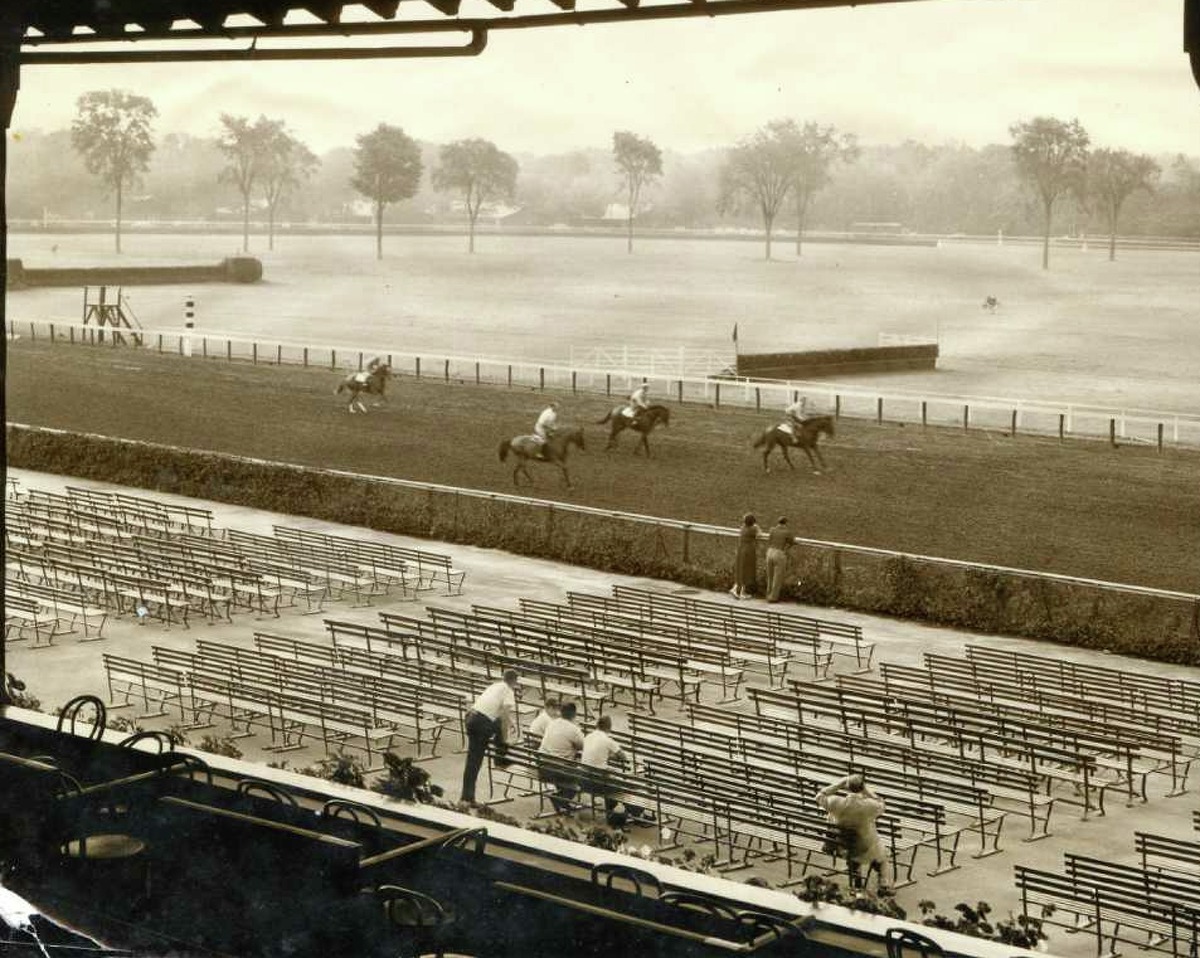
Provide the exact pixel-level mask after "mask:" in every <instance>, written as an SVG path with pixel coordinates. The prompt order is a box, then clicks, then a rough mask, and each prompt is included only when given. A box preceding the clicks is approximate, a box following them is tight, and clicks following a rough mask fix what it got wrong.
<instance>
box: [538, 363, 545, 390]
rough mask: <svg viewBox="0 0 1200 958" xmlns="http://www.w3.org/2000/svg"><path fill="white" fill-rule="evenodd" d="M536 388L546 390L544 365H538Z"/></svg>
mask: <svg viewBox="0 0 1200 958" xmlns="http://www.w3.org/2000/svg"><path fill="white" fill-rule="evenodd" d="M538 389H540V390H542V391H543V392H545V391H546V367H545V366H538Z"/></svg>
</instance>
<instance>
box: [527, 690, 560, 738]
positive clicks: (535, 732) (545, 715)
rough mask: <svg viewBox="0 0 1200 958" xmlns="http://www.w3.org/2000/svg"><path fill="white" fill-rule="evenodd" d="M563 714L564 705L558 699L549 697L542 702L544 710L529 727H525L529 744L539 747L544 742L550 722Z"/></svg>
mask: <svg viewBox="0 0 1200 958" xmlns="http://www.w3.org/2000/svg"><path fill="white" fill-rule="evenodd" d="M560 715H562V705H561V703H560V702H559V701H558V699H556V698H553V697H549V698H547V699H546V701H545V702H543V703H542V710H541V711H540V712H538V714H537V715H536V716H535V717H534V719H533V721H532V722H530V723H529V727H528V728H527V729H525V737H526V739H528V740H529V744H531V745H533V746H534V747H537V746H538V745H541V743H542V736H543V735H545V734H546V729H547V728H548V727H549V726H550V723H551V722H552V721H553V720H554V719H556V718H558V717H559V716H560Z"/></svg>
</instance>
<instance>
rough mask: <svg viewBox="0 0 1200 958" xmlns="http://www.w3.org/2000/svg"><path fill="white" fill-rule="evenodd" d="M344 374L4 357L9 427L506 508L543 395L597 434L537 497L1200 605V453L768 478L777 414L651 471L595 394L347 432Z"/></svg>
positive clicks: (934, 464) (721, 418) (848, 452)
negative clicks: (294, 467) (459, 494)
mask: <svg viewBox="0 0 1200 958" xmlns="http://www.w3.org/2000/svg"><path fill="white" fill-rule="evenodd" d="M338 378H339V377H338V376H337V375H336V374H332V373H330V372H328V371H320V370H315V369H295V368H280V367H271V366H263V365H259V366H252V365H248V364H238V363H234V364H228V363H225V362H223V361H216V360H208V361H204V360H199V359H193V360H187V359H183V358H179V357H173V356H160V355H156V354H154V353H151V352H149V351H132V350H126V349H110V348H94V347H79V346H77V347H67V346H58V347H51V346H48V345H45V344H40V343H38V344H34V343H28V342H25V341H18V342H16V343H11V344H10V345H9V356H8V369H7V384H6V391H7V406H8V408H7V418H8V420H9V421H11V422H23V423H29V424H34V425H45V426H54V427H58V428H63V429H70V430H79V431H86V432H97V433H104V434H109V435H115V436H123V437H129V438H137V439H145V440H152V441H157V442H165V443H173V444H178V445H184V446H191V447H196V448H200V449H209V450H219V451H228V452H232V453H237V454H241V455H250V456H256V457H261V458H265V459H276V460H285V461H289V462H298V463H305V464H312V465H319V466H328V467H336V468H341V469H348V470H353V471H358V472H366V473H371V474H378V475H390V476H398V477H403V478H408V479H416V480H423V481H431V482H439V483H445V484H450V485H459V486H467V487H472V488H480V489H493V490H497V491H506V492H508V491H512V488H513V486H512V480H511V470H510V468H509V467H507V466H505V465H502V464H501V463H500V462H498V461H497V448H498V446H499V443H500V440H502V439H505V438H509V437H511V436H514V435H517V434H519V433H523V432H528V431H529V429H530V428H531V427H532V424H533V420H534V419H535V417H536V416H537V413H538V412H539V411H540V410H541V408H542V407H543V406H544V405H545V404H546V402H548V401H549V399H551V398H556V399H559V400H560V401H561V403H562V413H561V417H560V421H564V422H576V423H582V424H585V425H586V426H587V428H586V435H587V440H588V446H587V449H586V451H585V452H583V453H582V454H578V455H573V457H572V461H571V465H572V473H573V476H574V478H575V487H574V488H573V489H571V490H567V489H564V488H562V487H561V485H560V484H559V482H558V478H557V475H556V474H555V473H553V471H552V470H549V469H546V468H538V467H535V468H537V470H538V471H537V484H536V485H535V486H534V487H533V489H532V494H534V495H537V496H539V497H543V498H554V499H561V500H562V501H569V502H578V503H584V504H588V505H593V506H600V507H606V508H613V509H620V510H627V511H632V512H640V513H647V514H652V515H661V516H667V517H672V518H678V519H684V520H691V521H698V522H711V523H716V524H721V525H730V526H732V525H735V524H736V523H737V522H738V520H739V519H740V517H741V514H742V513H743V512H745V511H747V510H752V511H755V512H757V513H759V515H760V516H762V517H765V518H767V519H773V518H774V517H775V516H776V515H777V514H781V513H786V514H788V515H789V516H791V517H792V522H793V527H794V528H796V530H797V532H798V533H800V534H801V535H804V536H807V537H811V538H818V539H826V540H832V541H839V542H846V543H854V544H859V545H869V546H878V547H883V548H890V549H896V550H901V551H907V552H915V553H921V554H928V555H941V556H946V557H952V558H958V559H967V560H973V561H980V562H988V563H995V564H999V565H1006V566H1015V567H1020V568H1027V569H1037V570H1043V571H1051V572H1058V573H1064V574H1070V575H1077V576H1084V577H1089V578H1096V579H1105V580H1110V581H1118V582H1129V583H1136V584H1140V585H1148V586H1155V587H1161V588H1168V589H1177V590H1183V591H1191V592H1200V566H1198V565H1197V563H1196V561H1195V543H1196V542H1197V541H1200V501H1198V500H1200V452H1197V451H1195V450H1179V449H1169V450H1167V451H1166V453H1165V454H1163V455H1161V456H1160V455H1158V454H1156V452H1155V451H1154V450H1153V449H1151V448H1144V447H1122V448H1119V449H1112V448H1110V447H1109V446H1108V445H1107V444H1104V443H1095V442H1083V441H1078V442H1068V443H1065V444H1060V443H1059V442H1057V440H1052V439H1044V438H1041V439H1039V438H1033V437H1025V436H1021V437H1016V438H1012V437H1007V436H1003V435H1001V434H997V433H984V432H971V433H969V434H964V433H963V432H962V431H961V430H952V429H937V428H930V429H927V430H922V429H920V428H919V427H914V426H907V427H905V426H901V425H896V424H884V425H876V424H875V423H873V422H865V421H861V420H845V419H844V420H841V421H840V422H839V424H838V434H837V436H836V438H835V439H834V440H833V441H832V442H829V443H828V445H827V446H825V449H826V453H827V457H828V459H829V463H830V468H829V470H828V471H827V472H826V473H824V474H822V475H819V476H817V475H813V474H812V473H811V472H809V470H808V469H807V467H806V466H799V467H798V469H797V471H796V472H795V473H791V474H789V473H788V472H787V471H786V470H782V471H776V472H773V473H772V474H771V475H764V474H763V472H762V466H761V461H760V458H759V456H758V455H757V454H756V453H755V452H754V451H753V450H752V449H751V448H750V443H751V441H752V439H753V437H754V435H755V433H756V430H759V429H761V428H764V427H766V426H768V425H771V424H772V422H773V421H774V420H775V418H776V416H775V415H774V414H769V413H761V414H756V413H754V412H753V411H747V410H737V409H728V408H722V409H719V410H717V409H711V408H708V407H703V406H698V405H684V406H681V407H674V406H673V407H672V420H671V426H670V427H669V428H668V429H665V430H660V431H659V432H657V433H655V434H654V436H653V437H652V447H653V453H654V454H653V456H652V458H650V459H649V460H648V461H647V460H645V459H643V458H642V457H640V456H634V455H633V454H632V447H633V437H632V436H630V435H629V434H625V435H624V436H623V437H622V439H621V441H620V443H619V448H617V449H616V450H614V451H612V452H607V453H606V452H605V451H604V439H605V438H606V434H605V429H604V427H601V426H596V425H590V424H591V423H594V422H595V421H596V420H598V419H600V418H601V417H602V416H603V414H604V412H605V411H606V410H607V409H609V408H610V407H611V406H612V405H613V404H614V403H613V401H612V400H609V399H607V398H606V397H604V396H603V395H585V394H582V393H580V394H578V395H575V396H573V395H571V394H570V393H567V394H564V395H558V394H552V393H549V392H547V393H545V394H539V393H538V392H537V391H535V390H530V389H527V388H525V389H504V388H500V387H488V386H483V387H477V386H474V385H463V384H449V385H446V384H441V383H432V382H429V381H427V380H423V381H421V382H416V381H414V380H413V379H411V378H400V379H395V380H393V382H392V385H391V387H390V389H389V395H390V402H389V403H388V405H387V406H386V407H384V408H381V409H377V410H373V411H372V412H371V413H370V414H368V415H365V416H350V415H347V413H346V409H345V405H344V403H343V402H341V401H339V400H337V399H335V398H334V396H333V395H332V391H333V388H334V387H335V386H336V384H337V382H338Z"/></svg>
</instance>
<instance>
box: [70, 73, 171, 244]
mask: <svg viewBox="0 0 1200 958" xmlns="http://www.w3.org/2000/svg"><path fill="white" fill-rule="evenodd" d="M75 109H76V114H75V119H74V121H73V122H72V123H71V143H72V145H73V146H74V147H75V149H76V150H77V151H78V152H79V153H80V154H81V155H82V156H83V159H84V163H85V165H86V166H87V169H88V172H89V173H91V174H93V175H94V176H98V177H100V179H101V180H102V181H103V182H104V184H105V185H106V186H107V187H109V188H110V189H111V190H112V191H113V193H114V194H115V195H116V202H117V215H116V249H117V252H118V253H119V252H121V206H122V202H123V199H124V195H125V187H126V186H132V185H134V184H135V183H136V182H137V179H138V174H140V173H145V172H146V171H147V170H148V169H149V168H150V156H151V155H152V154H153V153H154V140H153V139H152V138H151V129H150V125H151V121H152V120H153V119H154V118H155V117H156V116H158V110H157V109H156V108H155V106H154V104H153V103H152V102H151V101H150V100H149V99H148V98H146V97H144V96H137V95H135V94H133V93H130V92H128V91H127V90H94V91H92V92H91V93H85V94H83V95H82V96H81V97H80V98H79V99H78V100H76V101H75Z"/></svg>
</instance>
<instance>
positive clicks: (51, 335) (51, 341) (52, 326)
mask: <svg viewBox="0 0 1200 958" xmlns="http://www.w3.org/2000/svg"><path fill="white" fill-rule="evenodd" d="M50 345H52V346H53V345H54V324H53V323H51V324H50Z"/></svg>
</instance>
